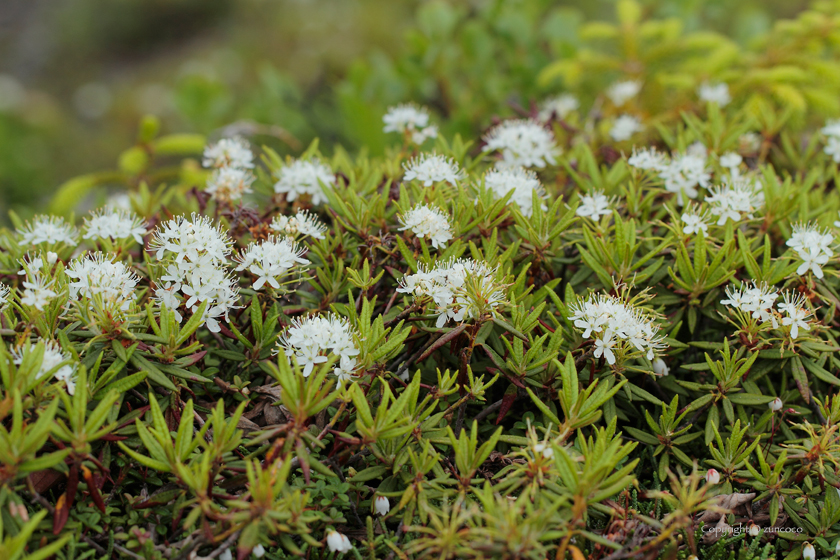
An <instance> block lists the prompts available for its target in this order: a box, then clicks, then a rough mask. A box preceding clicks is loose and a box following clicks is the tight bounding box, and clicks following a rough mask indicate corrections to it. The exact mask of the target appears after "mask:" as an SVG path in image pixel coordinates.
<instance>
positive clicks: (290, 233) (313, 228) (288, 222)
mask: <svg viewBox="0 0 840 560" xmlns="http://www.w3.org/2000/svg"><path fill="white" fill-rule="evenodd" d="M269 227H271V229H273V230H274V231H276V232H278V233H280V234H282V235H285V236H287V237H291V238H293V239H297V238H298V237H311V238H313V239H324V233H325V232H326V231H327V226H325V225H324V224H323V223H322V222H321V220H319V219H318V216H316V215H315V214H313V213H311V212H309V211H308V210H298V212H297V214H295V215H294V216H275V217H274V219H273V220H271V226H269Z"/></svg>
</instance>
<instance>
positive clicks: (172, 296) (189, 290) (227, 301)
mask: <svg viewBox="0 0 840 560" xmlns="http://www.w3.org/2000/svg"><path fill="white" fill-rule="evenodd" d="M231 244H232V242H231V240H230V238H229V237H228V235H227V233H225V232H223V231H222V230H221V229H220V228H218V227H215V226H213V222H212V220H211V219H210V218H208V217H207V216H200V215H197V214H193V215H192V217H191V218H190V219H187V218H186V217H184V216H178V217H176V218H174V219H172V220H169V221H168V222H164V223H163V224H160V225H159V226H158V227H157V229H156V230H155V234H154V238H153V239H152V242H151V243H150V244H149V251H150V252H152V253H154V255H155V257H156V258H157V260H159V261H162V262H163V263H164V264H165V265H166V272H165V273H164V274H163V275H162V276H161V278H160V281H161V282H162V284H159V285H158V286H157V289H156V290H155V298H156V300H157V301H158V303H160V304H163V305H166V307H167V308H168V309H170V310H172V311H175V313H176V318H177V319H178V320H179V321H180V320H181V314H180V313H179V312H178V308H179V307H180V306H181V299H179V297H178V293H179V292H180V294H181V296H182V297H184V298H186V302H185V304H184V306H185V307H186V308H187V309H190V310H191V311H193V312H195V311H196V310H197V309H198V306H199V305H200V304H201V303H202V302H204V301H208V302H209V303H208V305H207V310H206V312H205V314H204V317H203V319H204V321H205V323H206V325H207V328H208V329H210V330H211V331H212V332H219V331H220V330H221V326H220V325H219V322H218V320H219V318H221V317H224V318H225V320H227V317H228V313H229V312H230V310H231V309H234V308H235V306H236V302H237V300H238V297H239V287H238V286H237V281H236V280H235V279H233V278H231V277H230V275H229V274H228V271H227V267H228V263H227V256H228V254H230V247H231Z"/></svg>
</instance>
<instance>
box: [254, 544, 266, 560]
mask: <svg viewBox="0 0 840 560" xmlns="http://www.w3.org/2000/svg"><path fill="white" fill-rule="evenodd" d="M251 552H253V553H254V556H256V557H257V558H262V557H263V556H265V547H264V546H263V545H261V544H258V545H257V546H255V547H254V549H253V550H252V551H251Z"/></svg>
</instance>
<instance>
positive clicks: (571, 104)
mask: <svg viewBox="0 0 840 560" xmlns="http://www.w3.org/2000/svg"><path fill="white" fill-rule="evenodd" d="M578 108H580V102H579V101H578V100H577V97H575V96H574V95H572V94H571V93H564V94H562V95H558V96H556V97H550V98H548V99H546V100H545V101H543V102H542V104H541V105H540V112H539V115H538V116H537V118H538V119H539V120H540V122H548V121H550V120H551V118H552V117H553V116H555V115H556V116H557V118H560V119H565V118H566V116H567V115H568V114H569V113H571V112H572V111H577V110H578Z"/></svg>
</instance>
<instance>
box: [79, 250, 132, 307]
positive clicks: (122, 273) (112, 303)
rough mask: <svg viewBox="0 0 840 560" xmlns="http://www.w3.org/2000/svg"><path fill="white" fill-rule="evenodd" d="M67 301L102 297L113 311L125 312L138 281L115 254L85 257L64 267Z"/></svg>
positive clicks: (94, 254) (98, 254)
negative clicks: (68, 293) (68, 299)
mask: <svg viewBox="0 0 840 560" xmlns="http://www.w3.org/2000/svg"><path fill="white" fill-rule="evenodd" d="M66 272H67V276H69V277H70V278H72V279H74V280H75V282H71V283H70V284H69V285H68V288H69V290H70V298H71V299H75V300H81V299H82V298H87V299H93V298H95V297H99V298H102V300H103V302H104V303H106V304H108V305H109V307H111V308H113V310H119V311H127V310H128V309H129V307H130V306H131V304H132V302H133V301H134V288H135V287H136V286H137V283H138V281H139V278H138V277H137V275H136V274H134V272H133V271H132V270H131V269H130V268H129V267H127V266H126V265H125V263H123V262H122V261H119V260H116V255H107V256H106V255H104V254H102V253H92V254H90V253H89V254H87V255H85V256H84V257H82V258H80V259H76V260H74V261H73V262H71V263H70V266H68V267H67V271H66Z"/></svg>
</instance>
